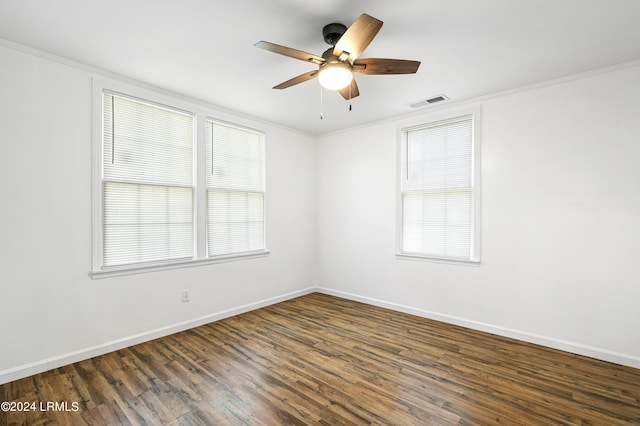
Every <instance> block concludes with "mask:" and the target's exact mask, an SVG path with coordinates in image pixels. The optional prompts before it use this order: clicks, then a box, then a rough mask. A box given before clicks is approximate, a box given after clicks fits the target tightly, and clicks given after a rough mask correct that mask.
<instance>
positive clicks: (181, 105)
mask: <svg viewBox="0 0 640 426" xmlns="http://www.w3.org/2000/svg"><path fill="white" fill-rule="evenodd" d="M104 92H109V93H113V94H116V95H122V96H125V97H128V98H131V99H136V100H140V101H142V102H148V103H153V104H156V105H159V106H164V107H167V108H170V109H173V110H178V111H182V112H186V113H189V114H192V115H193V117H194V139H195V140H194V167H193V173H194V181H193V191H194V192H193V193H194V196H193V216H194V217H193V246H194V247H193V257H192V258H191V259H175V260H164V261H157V262H146V263H135V264H127V265H120V266H109V267H106V266H104V265H103V264H102V256H103V252H102V250H103V232H102V223H103V211H102V202H103V201H102V198H103V189H102V174H103V159H102V155H103V128H102V126H103V119H102V118H103V117H102V114H103V111H102V105H103V104H102V96H103V93H104ZM91 104H92V124H91V126H92V127H91V140H92V145H91V148H92V149H91V151H92V152H91V157H92V158H91V270H90V272H89V276H90V277H91V278H93V279H98V278H107V277H113V276H122V275H131V274H140V273H145V272H152V271H162V270H168V269H175V268H186V267H193V266H201V265H207V264H215V263H222V262H232V261H239V260H245V259H255V258H260V257H265V256H268V255H269V253H270V251H269V249H268V246H267V244H268V240H267V209H266V208H267V202H268V201H267V200H268V194H267V191H266V182H265V190H264V206H265V211H264V222H265V230H264V234H265V235H264V241H265V246H264V249H260V250H254V251H250V252H243V253H233V254H228V255H219V256H215V257H208V256H207V248H206V247H207V241H206V235H207V230H206V181H205V179H206V167H205V164H206V147H205V144H206V140H205V123H206V121H207V120H214V121H218V122H224V123H229V124H231V125H233V126H236V127H239V128H245V129H247V130H250V131H253V132H257V133H261V134H262V135H263V136H262V137H263V141H264V142H263V152H264V154H265V157H264V159H265V160H264V161H265V167H264V169H265V178H266V169H267V164H266V158H267V157H266V154H267V148H266V139H267V132H266V129H265V128H262V126H256V125H255V123H253V122H251V121H248V120H246V119H242V118H238V117H235V116H231V115H229V114H226V113H222V112H219V111H216V110H213V109H212V108H210V107H206V106H204V105H202V104H201V103H199V102H198V101H195V100H189V99H185V98H183V97H181V96H179V95H177V94H173V93H170V92H169V93H166V92H163V91H161V90H160V89H157V88H144V87H141V86H137V85H133V84H129V83H124V82H121V81H118V80H111V79H106V78H93V80H92V100H91Z"/></svg>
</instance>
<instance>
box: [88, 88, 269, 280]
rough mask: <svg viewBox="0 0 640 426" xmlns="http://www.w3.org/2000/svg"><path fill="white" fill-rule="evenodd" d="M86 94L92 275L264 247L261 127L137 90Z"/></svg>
mask: <svg viewBox="0 0 640 426" xmlns="http://www.w3.org/2000/svg"><path fill="white" fill-rule="evenodd" d="M133 91H134V92H135V89H134V90H133ZM94 93H95V95H96V98H97V99H99V102H100V104H98V103H96V107H97V108H96V109H97V110H99V115H98V113H96V115H95V116H94V120H95V121H96V124H95V125H94V129H95V130H94V132H95V136H94V138H95V140H96V143H95V147H96V149H95V151H94V222H93V236H94V238H93V240H94V254H93V270H92V276H93V277H101V276H109V275H120V274H122V273H130V272H140V270H147V269H150V270H154V269H166V268H169V267H175V266H186V265H190V264H195V263H203V262H204V263H207V262H216V261H222V260H227V259H230V258H234V259H235V258H238V257H253V256H259V255H265V254H267V253H268V252H267V250H266V248H265V247H266V246H265V219H264V217H265V208H264V207H265V185H264V167H265V159H264V134H263V133H262V132H260V131H256V130H252V129H249V128H246V127H242V126H239V125H232V124H228V123H223V122H220V121H216V120H214V119H211V118H208V117H207V114H206V112H204V111H201V107H197V106H193V105H190V104H188V103H185V102H181V101H177V100H175V102H174V100H172V99H167V98H166V97H162V96H159V95H158V99H159V100H158V101H156V100H155V99H154V101H151V100H147V99H149V98H152V99H153V98H154V94H153V93H148V92H146V91H143V92H142V93H144V94H145V95H148V98H145V97H143V96H139V95H138V93H139V92H136V95H135V96H134V95H124V94H122V93H123V92H120V91H112V90H111V89H107V88H106V87H103V85H101V84H95V88H94ZM96 102H98V101H96ZM169 104H171V105H177V106H176V107H174V106H167V105H169ZM205 174H206V176H205Z"/></svg>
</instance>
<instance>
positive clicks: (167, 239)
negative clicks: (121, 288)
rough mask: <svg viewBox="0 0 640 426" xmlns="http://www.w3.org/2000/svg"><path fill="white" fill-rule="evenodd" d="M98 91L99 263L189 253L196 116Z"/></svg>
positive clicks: (186, 256) (171, 257) (186, 255)
mask: <svg viewBox="0 0 640 426" xmlns="http://www.w3.org/2000/svg"><path fill="white" fill-rule="evenodd" d="M102 98H103V125H102V128H103V138H102V148H103V155H102V266H104V267H111V266H121V265H130V264H139V263H147V262H158V261H167V260H175V259H190V258H192V257H193V247H194V244H193V233H194V229H193V217H194V215H193V204H194V203H193V194H194V186H193V175H194V173H193V163H194V152H193V146H194V130H193V129H194V117H193V116H192V115H191V114H187V113H184V112H181V111H179V110H175V109H171V108H167V107H164V106H160V105H155V104H152V103H148V102H142V101H139V100H137V99H133V98H128V97H125V96H121V95H116V94H113V93H108V92H104V93H103V97H102Z"/></svg>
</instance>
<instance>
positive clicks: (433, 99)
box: [409, 95, 449, 108]
mask: <svg viewBox="0 0 640 426" xmlns="http://www.w3.org/2000/svg"><path fill="white" fill-rule="evenodd" d="M447 99H449V98H447V97H446V96H445V95H436V96H431V97H430V98H428V99H423V100H419V101H416V102H412V103H410V104H409V106H410V107H411V108H420V107H423V106H428V105H433V104H436V103H438V102H442V101H446V100H447Z"/></svg>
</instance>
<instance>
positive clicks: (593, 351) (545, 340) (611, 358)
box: [316, 287, 640, 368]
mask: <svg viewBox="0 0 640 426" xmlns="http://www.w3.org/2000/svg"><path fill="white" fill-rule="evenodd" d="M316 291H317V292H319V293H324V294H328V295H330V296H336V297H341V298H343V299H348V300H353V301H356V302H362V303H366V304H369V305H373V306H379V307H381V308H387V309H391V310H394V311H398V312H404V313H406V314H411V315H416V316H419V317H423V318H428V319H432V320H436V321H441V322H445V323H448V324H454V325H459V326H462V327H466V328H470V329H473V330H479V331H484V332H487V333H492V334H496V335H499V336H503V337H509V338H512V339H516V340H521V341H524V342H528V343H533V344H536V345H541V346H546V347H548V348H553V349H558V350H561V351H565V352H570V353H573V354H577V355H583V356H587V357H590V358H595V359H599V360H602V361H607V362H612V363H615V364H620V365H625V366H628V367H633V368H640V357H637V356H633V355H627V354H623V353H618V352H613V351H610V350H607V349H602V348H597V347H593V346H588V345H583V344H580V343H575V342H570V341H566V340H562V339H556V338H553V337H547V336H542V335H539V334H535V333H529V332H526V331H520V330H514V329H510V328H507V327H501V326H496V325H492V324H487V323H483V322H479V321H473V320H469V319H466V318H461V317H457V316H453V315H447V314H441V313H438V312H433V311H428V310H425V309H420V308H415V307H412V306H407V305H402V304H398V303H392V302H387V301H384V300H380V299H374V298H371V297H366V296H360V295H357V294H353V293H347V292H343V291H339V290H333V289H330V288H326V287H318V288H317V289H316Z"/></svg>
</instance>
